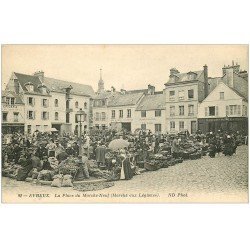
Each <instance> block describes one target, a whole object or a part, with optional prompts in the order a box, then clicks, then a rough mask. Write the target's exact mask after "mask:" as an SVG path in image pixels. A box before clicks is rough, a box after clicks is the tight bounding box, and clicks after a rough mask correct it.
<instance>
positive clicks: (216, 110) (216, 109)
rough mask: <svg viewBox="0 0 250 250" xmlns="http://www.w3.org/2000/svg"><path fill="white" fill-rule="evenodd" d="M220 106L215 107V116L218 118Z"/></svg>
mask: <svg viewBox="0 0 250 250" xmlns="http://www.w3.org/2000/svg"><path fill="white" fill-rule="evenodd" d="M218 109H219V108H218V106H215V115H216V116H218Z"/></svg>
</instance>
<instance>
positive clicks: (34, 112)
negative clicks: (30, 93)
mask: <svg viewBox="0 0 250 250" xmlns="http://www.w3.org/2000/svg"><path fill="white" fill-rule="evenodd" d="M33 114H34V120H35V119H36V111H33Z"/></svg>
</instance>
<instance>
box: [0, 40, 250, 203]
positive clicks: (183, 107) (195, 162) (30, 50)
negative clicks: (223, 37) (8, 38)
mask: <svg viewBox="0 0 250 250" xmlns="http://www.w3.org/2000/svg"><path fill="white" fill-rule="evenodd" d="M1 50H2V86H1V88H2V92H1V95H2V99H1V100H2V105H1V112H2V116H1V123H2V131H1V133H2V137H1V140H2V142H1V147H2V151H1V154H2V155H1V173H2V177H1V178H2V181H1V185H2V187H1V188H2V202H3V203H248V202H249V200H248V69H249V65H248V62H249V58H248V56H249V46H248V45H236V44H231V45H230V44H227V45H215V44H214V45H212V44H207V45H205V44H203V45H191V44H188V45H184V44H183V45H167V44H166V45H131V44H130V45H129V44H128V45H112V44H110V45H108V44H106V45H11V44H9V45H8V44H6V45H2V48H1Z"/></svg>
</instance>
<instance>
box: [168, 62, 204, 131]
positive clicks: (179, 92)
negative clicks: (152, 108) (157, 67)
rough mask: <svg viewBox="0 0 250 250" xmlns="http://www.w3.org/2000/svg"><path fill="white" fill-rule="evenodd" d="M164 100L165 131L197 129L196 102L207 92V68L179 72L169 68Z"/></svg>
mask: <svg viewBox="0 0 250 250" xmlns="http://www.w3.org/2000/svg"><path fill="white" fill-rule="evenodd" d="M164 94H165V98H166V99H165V100H166V120H165V124H166V131H167V132H169V133H178V132H181V131H185V130H188V131H189V132H190V133H191V134H192V133H195V132H196V130H197V116H198V103H199V102H201V101H202V100H203V99H204V98H205V97H206V96H207V94H208V68H207V66H206V65H205V66H204V68H203V70H200V71H190V72H188V73H180V72H179V71H178V70H177V69H175V68H173V69H171V70H170V76H169V80H168V82H167V83H166V84H165V89H164Z"/></svg>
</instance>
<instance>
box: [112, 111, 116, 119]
mask: <svg viewBox="0 0 250 250" xmlns="http://www.w3.org/2000/svg"><path fill="white" fill-rule="evenodd" d="M111 118H113V119H114V118H115V110H112V111H111Z"/></svg>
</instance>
